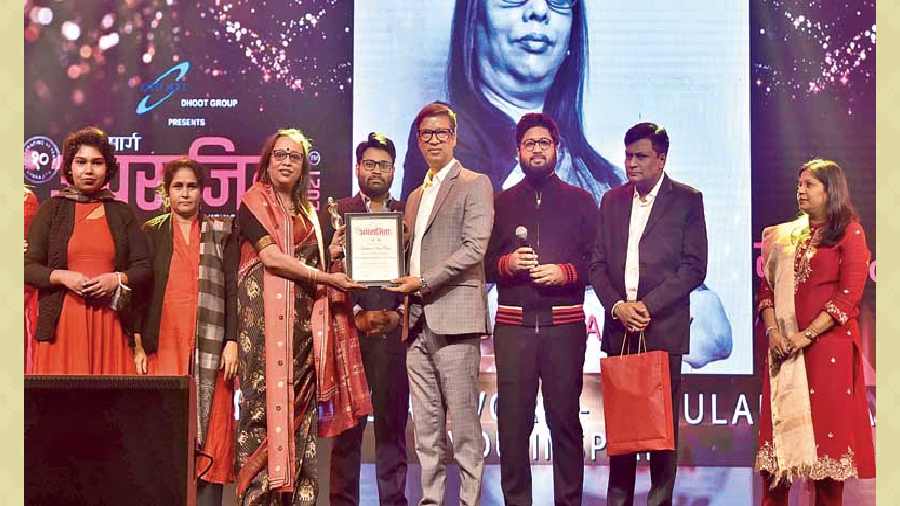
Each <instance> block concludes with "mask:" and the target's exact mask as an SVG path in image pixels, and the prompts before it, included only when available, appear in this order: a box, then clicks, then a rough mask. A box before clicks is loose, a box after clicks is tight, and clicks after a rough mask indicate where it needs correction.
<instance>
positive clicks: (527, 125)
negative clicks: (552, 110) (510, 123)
mask: <svg viewBox="0 0 900 506" xmlns="http://www.w3.org/2000/svg"><path fill="white" fill-rule="evenodd" d="M534 127H544V128H546V129H547V130H548V131H549V132H550V137H552V138H553V144H556V145H557V146H558V145H559V127H558V126H556V122H555V121H553V118H551V117H550V115H548V114H544V113H542V112H529V113H528V114H526V115H524V116H522V118H521V119H520V120H519V123H517V124H516V145H519V144H522V137H525V133H526V132H528V130H530V129H532V128H534Z"/></svg>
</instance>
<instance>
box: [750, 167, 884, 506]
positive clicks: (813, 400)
mask: <svg viewBox="0 0 900 506" xmlns="http://www.w3.org/2000/svg"><path fill="white" fill-rule="evenodd" d="M797 204H798V207H799V208H800V211H801V216H800V217H799V218H798V219H796V220H794V221H791V222H787V223H782V224H780V225H776V226H774V227H769V228H767V229H766V230H764V231H763V252H762V254H763V262H764V266H765V278H764V279H763V280H762V281H761V283H760V289H759V311H760V316H761V318H762V321H763V322H764V323H765V326H766V331H765V333H766V336H767V337H768V343H769V353H768V354H767V357H766V361H765V371H766V378H765V379H764V380H763V388H762V391H763V402H762V409H761V413H760V431H759V450H758V452H757V454H756V469H757V470H759V471H761V472H762V475H763V482H764V489H763V499H762V504H764V505H787V504H788V502H787V499H788V492H789V491H790V485H791V481H792V480H793V479H794V478H804V479H807V480H810V481H811V494H812V495H813V497H814V499H813V500H814V504H817V505H819V504H841V503H842V496H843V488H844V481H845V480H847V479H849V478H874V477H875V456H874V448H873V443H872V427H871V424H870V422H869V416H868V410H867V403H866V389H865V381H864V378H863V370H862V360H861V353H860V349H861V348H860V344H861V343H860V332H859V323H858V321H857V319H858V316H859V303H860V299H861V298H862V294H863V288H864V287H865V284H866V278H867V276H868V263H869V250H868V248H867V246H866V236H865V233H864V232H863V229H862V226H861V225H860V224H859V221H858V219H857V216H856V213H855V212H854V210H853V206H852V204H851V202H850V193H849V191H848V189H847V180H846V178H845V177H844V173H843V171H842V170H841V168H840V166H838V164H836V163H835V162H832V161H829V160H811V161H809V162H807V163H806V164H804V165H803V166H802V167H801V168H800V171H799V181H798V185H797ZM838 413H840V415H838Z"/></svg>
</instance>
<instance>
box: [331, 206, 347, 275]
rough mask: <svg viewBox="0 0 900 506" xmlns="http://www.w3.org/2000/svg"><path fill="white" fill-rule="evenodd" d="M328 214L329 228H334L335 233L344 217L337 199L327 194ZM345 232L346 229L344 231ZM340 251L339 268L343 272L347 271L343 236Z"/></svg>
mask: <svg viewBox="0 0 900 506" xmlns="http://www.w3.org/2000/svg"><path fill="white" fill-rule="evenodd" d="M328 214H329V215H330V216H331V228H332V229H333V230H334V233H335V234H336V233H337V231H338V229H339V228H341V227H343V226H344V218H343V216H341V213H340V212H339V211H338V205H337V201H335V200H334V197H332V196H331V195H329V196H328ZM345 233H346V231H345ZM341 251H342V253H343V255H342V256H341V268H342V269H343V270H344V272H347V238H346V237H345V238H344V240H343V241H341Z"/></svg>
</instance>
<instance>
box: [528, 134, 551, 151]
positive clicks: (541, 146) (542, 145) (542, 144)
mask: <svg viewBox="0 0 900 506" xmlns="http://www.w3.org/2000/svg"><path fill="white" fill-rule="evenodd" d="M552 145H553V140H552V139H548V138H546V137H543V138H540V139H528V140H526V141H524V142H522V147H523V148H525V149H526V150H528V151H534V147H535V146H537V147H538V151H547V150H548V149H550V146H552Z"/></svg>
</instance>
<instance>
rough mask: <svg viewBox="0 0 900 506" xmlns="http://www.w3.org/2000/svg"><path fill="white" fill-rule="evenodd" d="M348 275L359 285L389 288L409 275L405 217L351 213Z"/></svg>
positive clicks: (399, 215) (397, 214) (349, 215)
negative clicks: (399, 279) (407, 271)
mask: <svg viewBox="0 0 900 506" xmlns="http://www.w3.org/2000/svg"><path fill="white" fill-rule="evenodd" d="M344 220H345V222H346V225H347V228H346V231H345V232H344V233H345V234H346V237H345V242H346V259H347V275H348V276H350V277H351V278H352V279H353V280H354V281H356V282H357V283H359V284H362V285H367V286H386V285H390V284H391V280H392V279H395V278H399V277H400V276H403V275H405V274H406V262H405V261H404V260H405V258H404V256H403V215H401V214H400V213H347V214H345V215H344Z"/></svg>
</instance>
